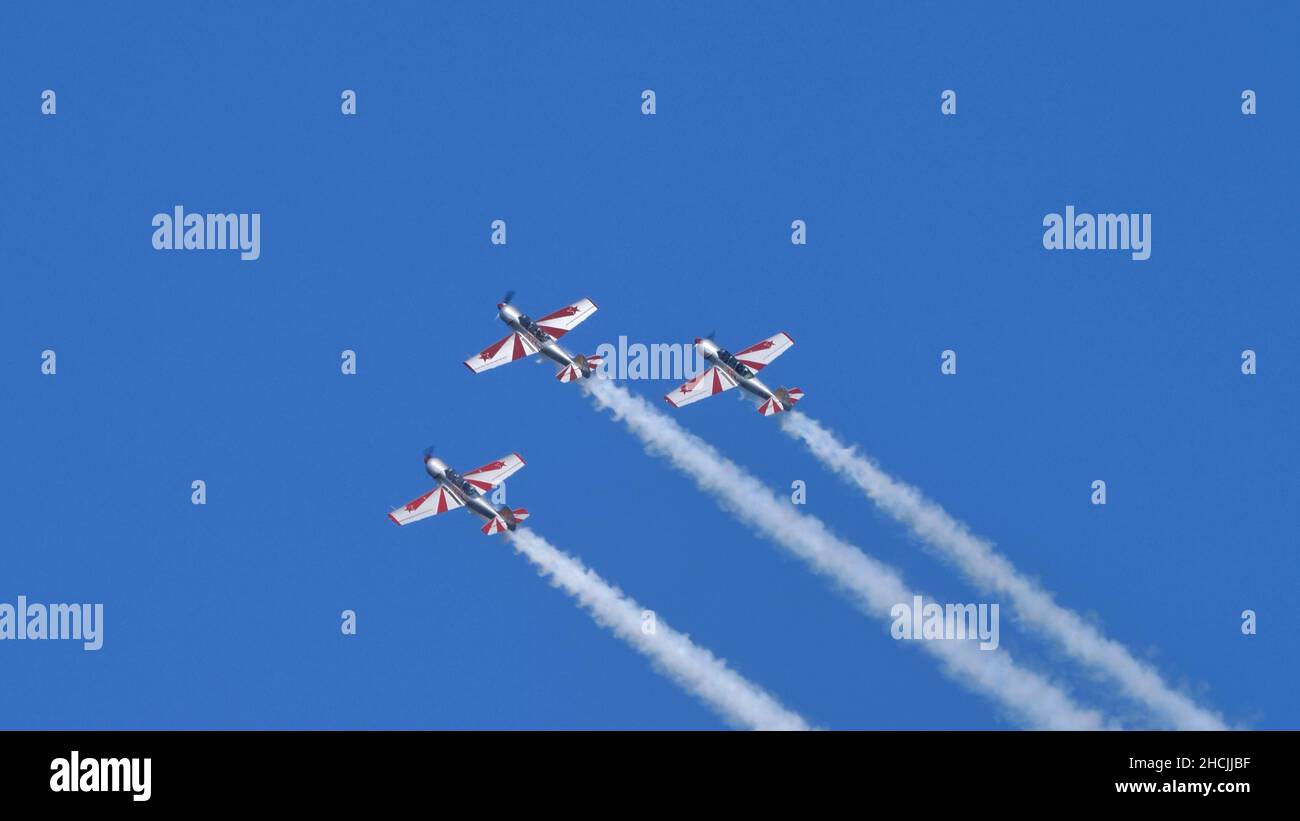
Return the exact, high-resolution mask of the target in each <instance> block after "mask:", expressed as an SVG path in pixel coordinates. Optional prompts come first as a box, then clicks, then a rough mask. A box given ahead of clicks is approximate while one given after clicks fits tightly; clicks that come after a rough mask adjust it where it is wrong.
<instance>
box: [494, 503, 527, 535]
mask: <svg viewBox="0 0 1300 821" xmlns="http://www.w3.org/2000/svg"><path fill="white" fill-rule="evenodd" d="M530 515H532V514H530V513H529V512H528V511H527V510H525V509H523V508H522V507H517V508H515V509H514V510H511V509H510V508H508V507H506V506H505V505H502V506H501V507H499V508H497V517H496V518H495V519H493V520H492V521H490V522H488V523H487V524H485V525H483V527H482V530H483V533H484V535H487V536H494V535H496V534H497V533H500V532H501V531H503V530H514V529H515V528H517V527H518V526H519V523H520V522H522V521H523V520H524V519H527V518H528V517H529V516H530Z"/></svg>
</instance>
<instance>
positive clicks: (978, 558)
mask: <svg viewBox="0 0 1300 821" xmlns="http://www.w3.org/2000/svg"><path fill="white" fill-rule="evenodd" d="M782 428H783V429H784V430H785V432H786V433H788V434H790V435H791V436H792V437H794V438H796V439H799V440H802V441H803V442H804V444H806V445H807V446H808V448H809V450H811V451H812V453H813V455H814V456H816V457H817V458H818V459H820V460H821V461H822V462H823V463H825V464H826V465H827V466H829V467H831V468H832V469H834V470H835V471H836V472H838V473H839V474H840V475H841V476H843V477H845V478H847V479H848V480H849V481H851V482H853V483H854V484H856V485H857V486H858V487H859V488H861V489H862V491H863V492H864V493H865V494H866V495H867V497H868V498H870V499H871V500H872V501H874V502H875V503H876V504H877V505H879V506H880V508H881V509H882V510H884V511H885V512H886V513H888V514H889V515H890V516H893V517H894V518H895V519H897V520H898V521H900V522H902V523H903V524H905V525H907V526H908V527H910V528H911V529H912V532H913V533H915V534H916V535H917V536H919V537H920V538H921V539H923V540H924V541H925V542H927V543H928V544H930V545H932V546H934V547H936V548H938V549H939V551H941V552H942V553H943V555H945V556H947V557H948V558H949V559H951V560H952V561H954V562H955V563H956V564H957V567H959V568H960V569H961V570H962V572H963V573H965V574H966V576H967V577H968V578H970V580H971V581H972V582H974V583H975V584H976V585H979V586H981V587H984V588H985V589H987V590H992V591H996V592H998V593H1001V594H1003V595H1005V596H1007V597H1008V598H1010V599H1011V603H1012V604H1013V605H1014V606H1015V608H1016V612H1017V613H1018V614H1019V616H1020V618H1021V619H1022V620H1023V621H1024V622H1025V623H1026V624H1029V625H1032V626H1033V627H1035V628H1037V629H1039V630H1041V631H1042V632H1043V633H1044V634H1045V635H1047V636H1049V637H1050V638H1052V639H1054V640H1055V641H1056V642H1058V643H1059V644H1060V646H1061V647H1062V648H1063V649H1064V650H1065V651H1066V652H1067V653H1068V654H1069V655H1070V656H1072V657H1074V658H1075V659H1077V660H1078V661H1080V662H1082V663H1084V664H1086V665H1089V666H1091V667H1093V668H1095V669H1097V670H1100V671H1101V672H1103V673H1105V674H1107V675H1109V676H1110V677H1111V678H1112V679H1114V680H1115V681H1116V682H1118V683H1119V685H1120V686H1121V687H1122V688H1123V690H1124V692H1125V693H1127V694H1128V695H1129V696H1130V697H1132V698H1134V699H1136V700H1137V701H1139V702H1141V703H1142V704H1145V705H1146V706H1147V707H1149V708H1150V709H1151V710H1153V711H1155V712H1156V713H1157V714H1159V715H1160V716H1162V717H1163V719H1164V720H1166V721H1169V722H1170V723H1171V724H1172V725H1173V726H1174V727H1175V728H1177V729H1185V730H1223V729H1227V728H1226V726H1225V724H1224V722H1223V720H1222V719H1221V718H1220V717H1219V716H1217V715H1215V714H1214V713H1212V712H1209V711H1207V710H1205V709H1203V708H1201V707H1200V706H1198V705H1197V704H1196V703H1195V702H1193V701H1192V700H1191V699H1189V698H1188V697H1186V696H1184V695H1182V694H1181V693H1179V692H1177V691H1175V690H1173V689H1171V688H1170V687H1169V686H1168V685H1167V684H1165V682H1164V680H1162V679H1161V677H1160V674H1159V673H1157V672H1156V671H1155V670H1154V669H1153V668H1151V667H1149V666H1148V665H1146V664H1143V663H1142V662H1140V661H1138V660H1137V659H1135V658H1134V657H1133V656H1132V655H1131V654H1130V653H1129V652H1128V650H1127V649H1126V648H1125V647H1124V646H1123V645H1122V644H1120V643H1118V642H1116V641H1113V640H1111V639H1108V638H1106V637H1105V636H1103V635H1101V633H1099V632H1098V631H1097V630H1096V629H1095V628H1094V627H1092V626H1091V625H1089V624H1087V623H1086V622H1084V620H1083V619H1081V618H1080V617H1079V616H1078V615H1077V614H1076V613H1074V612H1073V611H1071V610H1069V609H1067V608H1065V607H1062V606H1061V605H1059V604H1057V603H1056V602H1055V601H1053V599H1052V594H1051V593H1049V592H1047V591H1046V590H1043V589H1042V588H1041V587H1040V586H1039V585H1038V584H1036V583H1035V582H1034V581H1032V580H1031V579H1028V578H1026V577H1025V576H1023V575H1021V574H1020V572H1019V571H1017V570H1016V568H1015V567H1014V566H1013V565H1012V564H1011V562H1010V561H1008V560H1007V559H1006V558H1005V557H1004V556H1002V555H1000V554H999V553H998V552H997V551H995V550H994V548H993V545H992V543H990V542H988V541H986V540H984V539H981V538H979V537H977V536H975V535H974V534H972V533H971V532H970V530H969V529H968V528H967V527H966V525H964V524H962V523H961V522H959V521H957V520H956V519H954V518H952V517H951V516H949V515H948V513H947V512H946V511H945V510H944V509H943V508H942V507H940V506H939V505H938V504H936V503H934V502H932V501H930V500H929V499H927V498H926V497H925V496H924V495H923V494H922V493H921V491H920V490H918V489H917V488H914V487H912V486H911V485H907V484H904V483H903V482H899V481H897V480H895V479H894V478H892V477H891V476H889V475H888V474H887V473H885V472H884V471H882V470H881V469H880V468H878V467H877V466H876V465H875V464H874V463H873V462H872V461H871V460H870V459H868V458H867V457H865V456H862V455H861V454H859V453H857V451H856V450H855V449H854V448H852V447H847V446H845V445H843V444H841V443H840V442H839V440H838V439H836V438H835V436H834V434H832V433H831V432H830V431H828V430H826V429H825V428H823V427H822V426H821V425H819V424H817V423H816V422H815V421H813V420H812V419H810V418H808V417H807V416H805V415H803V414H800V413H788V414H785V415H784V417H783V419H782Z"/></svg>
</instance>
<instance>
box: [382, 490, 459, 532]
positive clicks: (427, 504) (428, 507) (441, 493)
mask: <svg viewBox="0 0 1300 821" xmlns="http://www.w3.org/2000/svg"><path fill="white" fill-rule="evenodd" d="M462 506H463V505H462V503H461V501H460V500H459V499H457V498H456V497H455V496H452V495H451V494H450V493H448V492H447V489H446V488H445V487H443V486H442V485H438V486H437V487H435V488H434V489H433V490H431V491H429V492H428V493H426V494H424V495H423V496H420V497H419V498H417V499H412V500H411V501H409V502H407V503H406V504H404V505H402V506H401V507H399V508H398V509H397V510H394V511H392V512H391V513H389V514H388V518H390V519H392V520H393V521H394V522H396V523H397V524H399V525H409V524H410V523H411V522H418V521H420V520H421V519H427V518H429V517H430V516H437V515H438V514H439V513H444V512H446V511H448V510H455V509H456V508H458V507H462Z"/></svg>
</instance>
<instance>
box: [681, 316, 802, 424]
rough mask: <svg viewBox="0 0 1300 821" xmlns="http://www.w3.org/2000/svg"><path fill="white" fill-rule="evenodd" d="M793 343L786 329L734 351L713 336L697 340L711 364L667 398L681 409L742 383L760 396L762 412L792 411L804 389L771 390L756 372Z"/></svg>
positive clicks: (696, 343) (769, 414)
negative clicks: (730, 350)
mask: <svg viewBox="0 0 1300 821" xmlns="http://www.w3.org/2000/svg"><path fill="white" fill-rule="evenodd" d="M793 344H794V340H793V339H791V338H790V335H789V334H788V333H786V332H785V331H782V332H781V333H779V334H776V335H774V336H769V337H768V338H767V339H764V340H763V341H762V342H757V343H755V344H753V345H750V346H749V347H748V348H746V349H745V350H743V351H740V352H739V353H736V354H732V353H730V352H728V351H725V350H723V349H722V348H720V347H718V344H717V343H716V342H714V341H713V340H712V339H708V338H705V339H697V340H695V347H696V348H698V349H699V351H700V355H701V356H703V357H704V359H705V360H706V361H707V362H708V363H709V367H708V368H705V369H704V370H703V371H702V372H701V373H700V374H699V375H698V376H696V377H695V378H694V379H692V380H691V381H689V382H687V383H686V384H685V385H682V386H681V387H680V388H677V389H676V390H674V391H671V392H670V393H668V394H667V395H665V396H664V399H666V400H668V404H670V405H672V406H673V407H674V408H680V407H681V406H682V405H689V404H691V403H692V402H698V401H700V400H701V399H707V398H708V397H710V396H714V395H716V394H719V393H722V392H723V391H729V390H731V389H732V388H734V387H736V386H737V385H739V386H740V387H741V388H743V389H744V390H745V391H746V392H747V393H750V394H752V395H754V396H756V397H758V399H759V400H760V404H759V406H758V412H759V413H761V414H763V415H764V416H772V415H774V414H778V413H781V412H782V411H788V410H790V409H791V408H793V407H794V405H795V403H796V402H798V401H799V400H800V399H802V398H803V391H802V390H800V389H799V388H790V389H788V390H787V389H786V388H777V389H776V390H771V389H769V388H768V387H767V385H764V384H763V381H762V380H761V379H759V378H758V377H757V376H755V374H756V373H758V372H759V371H761V370H763V369H764V368H766V367H767V366H768V365H770V364H772V360H774V359H776V358H777V357H778V356H780V355H781V354H783V353H785V352H786V351H787V350H789V349H790V346H791V345H793Z"/></svg>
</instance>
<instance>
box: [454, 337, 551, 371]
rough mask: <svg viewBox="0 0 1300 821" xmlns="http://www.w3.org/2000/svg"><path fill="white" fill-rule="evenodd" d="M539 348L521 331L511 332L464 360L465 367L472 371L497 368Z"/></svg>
mask: <svg viewBox="0 0 1300 821" xmlns="http://www.w3.org/2000/svg"><path fill="white" fill-rule="evenodd" d="M540 350H541V348H539V347H538V346H537V343H536V342H535V341H533V339H532V338H531V337H528V336H526V335H524V334H521V333H513V334H510V336H507V337H506V338H505V339H501V340H498V341H496V342H493V343H492V344H491V345H489V346H487V347H486V348H484V349H483V350H482V351H480V352H479V353H478V354H477V355H476V356H471V357H470V358H469V359H466V360H465V367H467V368H469V369H470V370H471V371H473V372H474V373H482V372H483V371H487V370H491V369H492V368H499V367H501V366H502V365H504V364H506V363H507V362H514V361H515V360H516V359H523V358H524V357H526V356H532V355H533V354H535V353H537V352H538V351H540Z"/></svg>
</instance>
